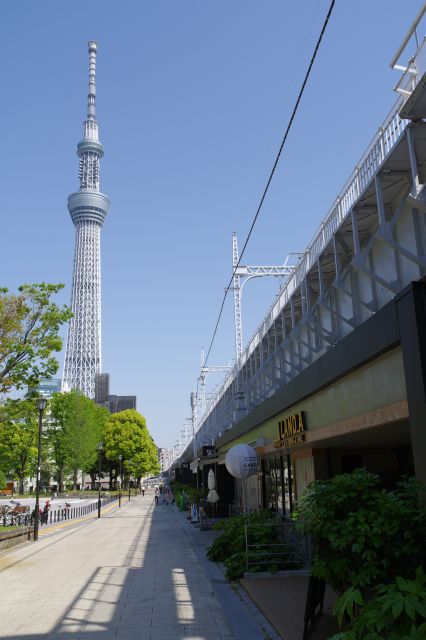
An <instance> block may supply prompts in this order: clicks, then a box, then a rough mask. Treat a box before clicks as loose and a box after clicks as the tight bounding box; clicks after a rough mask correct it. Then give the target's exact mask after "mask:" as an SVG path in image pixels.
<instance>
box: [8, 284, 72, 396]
mask: <svg viewBox="0 0 426 640" xmlns="http://www.w3.org/2000/svg"><path fill="white" fill-rule="evenodd" d="M63 286H64V285H62V284H46V283H41V284H24V285H22V286H21V287H19V294H11V293H9V292H8V290H7V289H4V288H3V289H0V393H5V392H7V391H9V390H10V389H11V388H12V387H16V388H18V389H19V388H22V387H24V386H25V385H28V386H30V387H31V386H36V385H37V384H38V382H39V380H40V379H41V378H49V377H51V376H52V375H54V374H55V373H56V371H57V370H58V366H59V365H58V361H57V360H56V358H55V357H53V356H52V353H55V352H59V351H60V350H61V348H62V340H61V338H60V337H59V333H58V332H59V328H60V327H61V325H63V324H64V323H65V322H67V321H68V320H69V319H70V318H71V315H72V314H71V311H70V309H69V308H68V307H67V306H63V307H59V306H58V305H56V304H55V303H54V302H52V301H51V298H52V296H53V295H55V294H56V293H58V291H60V290H61V289H62V288H63Z"/></svg>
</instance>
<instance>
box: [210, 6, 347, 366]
mask: <svg viewBox="0 0 426 640" xmlns="http://www.w3.org/2000/svg"><path fill="white" fill-rule="evenodd" d="M334 4H335V0H332V2H331V4H330V7H329V9H328V12H327V15H326V17H325V20H324V23H323V26H322V29H321V33H320V35H319V37H318V40H317V43H316V45H315V49H314V52H313V54H312V57H311V60H310V63H309V66H308V69H307V71H306V74H305V77H304V80H303V83H302V86H301V88H300V91H299V94H298V96H297V100H296V103H295V105H294V108H293V112H292V114H291V116H290V120H289V122H288V125H287V128H286V131H285V133H284V137H283V139H282V142H281V145H280V147H279V149H278V153H277V155H276V157H275V161H274V164H273V166H272V170H271V173H270V174H269V178H268V181H267V183H266V186H265V188H264V190H263V193H262V197H261V198H260V202H259V205H258V207H257V210H256V214H255V216H254V218H253V221H252V223H251V226H250V229H249V232H248V234H247V237H246V239H245V241H244V245H243V248H242V251H241V253H240V257H239V259H238V262H237V264H236V265H235V267H234V270H233V272H232V276H231V278H230V280H229V283H228V286H227V287H226V289H225V293H224V296H223V299H222V304H221V305H220V309H219V314H218V318H217V321H216V325H215V328H214V331H213V336H212V339H211V341H210V346H209V348H208V351H207V355H206V357H205V360H204V365H206V364H207V361H208V359H209V356H210V352H211V350H212V347H213V343H214V341H215V338H216V334H217V330H218V327H219V322H220V319H221V317H222V313H223V308H224V306H225V301H226V296H227V295H228V291H229V289H230V287H231V284H232V281H233V279H234V276H235V272H236V270H237V269H238V267H239V265H240V262H241V259H242V257H243V255H244V252H245V250H246V247H247V244H248V242H249V240H250V237H251V235H252V233H253V229H254V226H255V224H256V222H257V219H258V217H259V214H260V211H261V209H262V206H263V203H264V201H265V198H266V195H267V193H268V191H269V187H270V185H271V182H272V178H273V177H274V173H275V170H276V168H277V166H278V162H279V160H280V157H281V154H282V152H283V149H284V146H285V143H286V141H287V138H288V134H289V133H290V129H291V127H292V124H293V121H294V118H295V116H296V113H297V110H298V108H299V104H300V101H301V99H302V95H303V92H304V90H305V87H306V84H307V82H308V79H309V76H310V74H311V70H312V67H313V64H314V62H315V58H316V56H317V53H318V49H319V47H320V44H321V40H322V39H323V36H324V33H325V31H326V29H327V25H328V22H329V20H330V17H331V14H332V12H333V9H334Z"/></svg>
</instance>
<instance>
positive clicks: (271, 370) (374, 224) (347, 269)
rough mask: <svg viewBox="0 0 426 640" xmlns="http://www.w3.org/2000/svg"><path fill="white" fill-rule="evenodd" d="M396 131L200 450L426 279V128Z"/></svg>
mask: <svg viewBox="0 0 426 640" xmlns="http://www.w3.org/2000/svg"><path fill="white" fill-rule="evenodd" d="M404 127H406V128H404ZM396 128H398V130H399V135H398V137H397V138H396V139H395V140H394V144H393V146H392V147H391V148H389V151H388V153H385V155H384V157H383V158H382V159H381V161H380V162H377V161H376V160H375V162H376V166H375V167H374V168H375V170H374V171H373V169H372V167H370V166H369V167H368V169H365V168H364V169H362V175H364V176H368V180H367V179H365V181H364V185H363V188H362V189H361V188H360V187H359V185H360V184H361V182H360V181H359V182H358V187H357V188H356V189H355V190H354V187H353V185H350V188H351V189H352V194H353V196H352V199H351V200H350V201H349V202H350V206H349V207H348V210H347V212H346V214H345V215H344V216H342V218H341V220H340V221H339V223H338V224H335V225H334V228H333V233H332V234H330V235H329V236H328V237H326V242H324V243H323V246H322V248H321V250H320V251H317V255H316V256H315V260H314V259H312V255H310V256H307V255H306V253H305V256H304V258H303V260H304V261H305V262H308V260H307V258H309V260H310V262H309V268H307V269H306V270H305V272H304V273H303V277H299V278H298V280H297V286H293V289H292V291H291V295H290V296H289V297H288V299H287V300H286V302H285V304H283V305H282V308H281V309H280V311H279V313H275V314H274V313H273V312H272V311H273V309H272V310H271V311H270V313H269V314H268V316H267V317H266V318H265V320H264V322H263V323H262V325H261V327H260V328H259V330H258V331H257V333H256V335H255V336H254V338H253V339H252V341H251V342H250V344H249V346H248V347H247V349H246V350H245V352H244V354H243V357H242V362H241V365H240V367H237V366H236V367H234V369H233V371H232V372H231V373H230V374H229V375H228V377H227V378H226V379H225V381H224V383H223V385H222V387H221V389H220V390H219V393H218V394H217V396H216V398H215V399H214V400H213V401H212V402H211V403H210V406H209V407H208V408H207V415H205V416H204V417H203V418H202V421H201V424H200V426H199V430H198V432H197V434H196V444H197V447H198V446H201V445H202V444H207V443H211V442H213V441H214V440H215V438H217V437H218V436H219V435H220V434H221V433H223V432H224V431H226V430H228V429H230V428H232V426H233V424H235V423H236V422H238V420H240V419H241V418H242V417H243V416H244V415H246V414H247V413H248V412H250V411H251V410H252V409H253V408H254V407H256V406H257V405H259V404H260V403H261V402H263V401H264V400H265V399H267V398H268V397H270V396H271V395H273V394H274V393H275V392H276V390H277V389H278V388H280V387H281V386H283V385H285V384H286V383H287V382H289V381H290V380H292V379H293V378H294V377H295V376H297V375H298V374H299V373H300V372H301V371H303V370H304V369H305V368H306V367H308V366H309V365H310V364H311V363H312V362H314V361H315V360H316V359H317V358H319V357H320V356H321V355H322V354H324V353H325V352H326V351H327V350H328V349H329V348H331V347H332V346H333V345H335V344H336V343H337V342H338V341H339V340H341V339H342V338H344V337H345V336H346V335H347V334H348V333H350V332H351V331H352V330H353V329H354V328H355V327H357V326H359V325H360V324H361V323H363V322H364V321H365V320H367V319H368V318H369V317H370V316H371V315H372V314H373V313H375V312H376V311H377V310H378V309H380V308H381V307H382V306H384V305H385V304H386V303H387V302H388V301H390V300H391V299H392V298H393V297H394V296H395V295H396V294H397V293H398V292H399V291H401V289H403V287H404V286H406V285H407V284H408V283H409V282H411V281H412V280H417V279H419V278H421V277H423V276H424V275H426V220H425V213H426V197H425V194H426V190H425V188H424V183H425V181H426V123H424V122H418V123H413V124H410V125H408V126H407V123H397V124H396V125H395V126H394V130H396ZM382 136H383V134H382ZM380 146H381V147H382V149H383V148H384V142H383V140H382V142H381V143H380ZM380 146H379V148H380ZM373 157H375V155H374V154H373ZM345 197H347V194H345ZM341 201H342V200H341ZM341 201H340V202H341ZM326 224H327V222H326V223H325V224H324V225H323V227H322V228H323V229H324V228H325V227H326ZM320 231H321V228H320ZM324 235H325V234H324ZM315 242H316V239H315V240H314V243H312V245H311V247H312V246H314V244H315ZM312 253H314V252H312Z"/></svg>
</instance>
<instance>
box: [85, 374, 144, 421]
mask: <svg viewBox="0 0 426 640" xmlns="http://www.w3.org/2000/svg"><path fill="white" fill-rule="evenodd" d="M95 402H96V404H98V405H100V406H101V407H105V408H106V409H108V411H110V413H119V412H120V411H127V410H128V409H136V396H117V395H110V393H109V373H97V374H96V375H95Z"/></svg>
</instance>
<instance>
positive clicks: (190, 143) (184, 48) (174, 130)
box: [0, 0, 423, 446]
mask: <svg viewBox="0 0 426 640" xmlns="http://www.w3.org/2000/svg"><path fill="white" fill-rule="evenodd" d="M420 4H421V3H420V0H405V3H404V6H403V7H402V5H401V3H399V2H396V0H374V1H373V2H372V1H371V0H357V1H356V2H355V1H352V2H349V1H348V0H345V1H344V2H343V1H340V2H339V1H338V2H336V7H335V10H334V13H333V16H332V18H331V21H330V24H329V27H328V29H327V32H326V35H325V38H324V41H323V44H322V46H321V48H320V51H319V54H318V57H317V61H316V63H315V66H314V69H313V72H312V75H311V78H310V81H309V84H308V86H307V89H306V91H305V94H304V97H303V100H302V103H301V107H300V109H299V112H298V114H297V117H296V119H295V122H294V126H293V129H292V132H291V134H290V136H289V139H288V144H287V145H286V148H285V151H284V154H283V157H282V159H281V162H280V164H279V167H278V170H277V173H276V175H275V178H274V181H273V184H272V187H271V190H270V192H269V195H268V197H267V200H266V202H265V205H264V208H263V210H262V213H261V216H260V218H259V221H258V224H257V225H256V227H255V231H254V233H253V236H252V239H251V241H250V243H249V245H248V248H247V251H246V254H245V259H244V261H243V262H244V263H245V264H251V265H253V264H282V263H283V262H284V259H285V257H286V256H287V255H288V254H289V253H291V252H298V251H299V252H300V251H303V250H304V248H305V247H306V245H307V244H308V242H309V241H310V239H311V237H312V235H313V234H314V232H315V230H316V228H317V227H318V225H319V224H320V222H321V220H322V218H323V217H324V216H325V214H326V213H327V212H328V209H329V207H330V206H331V204H332V202H333V201H334V199H335V197H336V195H337V194H338V192H339V191H340V189H341V188H342V186H343V184H344V182H345V181H346V179H347V177H348V176H349V174H350V173H351V171H352V169H353V167H354V165H355V164H356V162H357V160H358V159H359V157H360V156H361V155H362V153H363V151H364V150H365V148H366V147H367V145H368V143H369V142H370V139H371V138H372V137H373V135H374V134H375V132H376V131H377V128H378V127H379V125H380V124H381V122H382V121H383V120H384V119H385V117H386V115H387V113H388V111H389V110H390V108H391V106H392V104H393V103H394V101H395V99H396V95H395V94H394V93H393V91H392V89H393V86H394V85H395V84H396V82H397V80H398V77H399V75H398V73H397V72H396V71H393V70H391V69H390V68H389V66H388V65H389V61H390V59H391V58H392V56H393V54H394V53H395V51H396V49H397V48H398V46H399V44H400V42H401V41H402V38H403V36H404V35H405V33H406V31H407V29H408V27H409V25H410V24H411V22H412V20H413V19H414V17H415V15H416V14H417V11H418V9H419V7H420ZM328 6H329V2H321V1H319V0H306V1H305V2H297V3H294V2H293V3H290V2H284V0H280V1H279V0H263V2H259V1H258V2H255V1H254V0H215V1H214V2H213V1H207V0H157V1H156V2H153V1H152V0H150V1H147V0H127V1H123V2H115V1H113V0H102V1H100V0H93V1H92V2H90V3H88V2H86V1H83V0H73V2H69V3H65V2H57V1H56V0H44V1H43V2H30V1H26V2H23V1H21V0H13V1H12V0H9V1H6V0H5V1H4V2H2V3H1V6H0V30H1V32H0V36H1V37H0V51H1V59H2V72H1V81H2V96H3V98H2V101H1V105H0V113H1V120H0V122H1V129H2V131H1V138H2V146H3V152H2V154H1V156H0V171H1V177H2V180H1V188H0V213H1V217H2V221H3V224H2V229H3V235H2V244H1V246H2V278H1V282H0V284H1V285H2V286H7V287H9V289H11V290H15V289H16V288H17V287H18V286H19V284H21V283H23V282H40V281H47V282H63V283H65V285H66V288H65V290H64V292H63V294H62V295H61V296H60V298H58V302H63V303H69V301H70V286H71V276H72V261H73V250H74V227H73V225H72V222H71V219H70V217H69V214H68V210H67V204H66V203H67V197H68V195H69V194H70V193H72V192H73V191H75V190H76V189H77V188H78V178H77V174H78V166H77V165H78V160H77V156H76V153H75V152H76V146H77V143H78V141H79V140H80V139H81V137H82V122H83V120H84V118H85V108H86V94H87V78H88V62H87V42H88V40H92V39H94V40H97V41H98V42H99V45H100V48H99V55H98V67H97V118H98V121H99V123H100V137H101V141H102V143H103V145H104V149H105V157H104V158H103V160H102V164H101V189H102V191H103V192H104V193H105V194H107V195H108V196H109V197H110V200H111V208H110V213H109V215H108V218H107V220H106V222H105V224H104V227H103V230H102V281H103V282H102V286H103V289H102V314H103V318H102V320H103V327H102V332H103V370H104V371H107V372H109V373H110V375H111V392H112V393H116V394H124V395H129V394H135V395H137V397H138V409H139V411H140V412H141V413H143V414H144V415H145V416H146V418H147V423H148V427H149V429H150V431H151V433H152V435H153V437H154V439H155V441H156V443H157V444H158V445H159V446H170V445H172V444H173V442H174V441H175V440H176V436H177V434H178V433H179V431H180V430H181V428H182V426H183V424H184V422H185V420H186V419H187V418H188V417H189V416H190V407H189V394H190V392H191V391H193V390H194V389H195V387H196V380H197V377H198V375H199V368H200V350H201V348H202V347H204V348H205V349H206V350H207V348H208V345H209V343H210V339H211V336H212V333H213V329H214V326H215V322H216V318H217V314H218V311H219V307H220V303H221V300H222V296H223V291H224V287H225V286H226V284H227V283H228V281H229V278H230V275H231V264H232V253H231V249H232V232H233V231H236V232H237V234H238V238H239V242H240V246H242V244H243V241H244V238H245V236H246V234H247V232H248V229H249V227H250V224H251V221H252V219H253V216H254V214H255V211H256V208H257V205H258V202H259V199H260V196H261V193H262V191H263V189H264V186H265V183H266V179H267V177H268V175H269V172H270V170H271V167H272V163H273V160H274V157H275V154H276V152H277V149H278V146H279V144H280V141H281V138H282V135H283V132H284V130H285V128H286V126H287V122H288V119H289V116H290V114H291V111H292V109H293V105H294V102H295V99H296V96H297V93H298V91H299V88H300V84H301V82H302V79H303V76H304V74H305V71H306V68H307V64H308V61H309V59H310V56H311V54H312V51H313V47H314V44H315V42H316V39H317V37H318V34H319V32H320V29H321V26H322V22H323V20H324V17H325V15H326V12H327V9H328ZM421 35H423V34H421ZM409 52H412V49H409ZM402 61H403V62H406V60H402ZM276 292H277V282H276V281H274V279H262V280H255V281H253V282H250V283H248V284H247V286H246V287H245V288H244V294H243V302H242V313H243V331H244V336H245V341H247V340H248V339H249V337H250V335H251V334H252V333H253V331H254V330H255V328H256V326H257V325H258V324H259V323H260V321H261V320H262V318H263V316H264V315H265V313H266V311H267V309H268V307H269V305H270V304H271V303H272V301H273V299H274V296H275V295H276ZM233 357H234V328H233V307H232V299H231V298H229V300H228V302H227V305H226V307H225V312H224V315H223V318H222V321H221V324H220V327H219V331H218V334H217V339H216V341H215V344H214V348H213V350H212V353H211V358H210V364H226V363H228V362H229V361H230V360H231V359H232V358H233ZM60 360H61V365H62V362H63V353H62V354H61V357H60ZM220 380H221V378H220V375H218V374H212V375H211V376H210V377H209V379H208V382H209V387H210V389H212V388H214V387H215V385H216V384H218V383H219V382H220Z"/></svg>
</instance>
